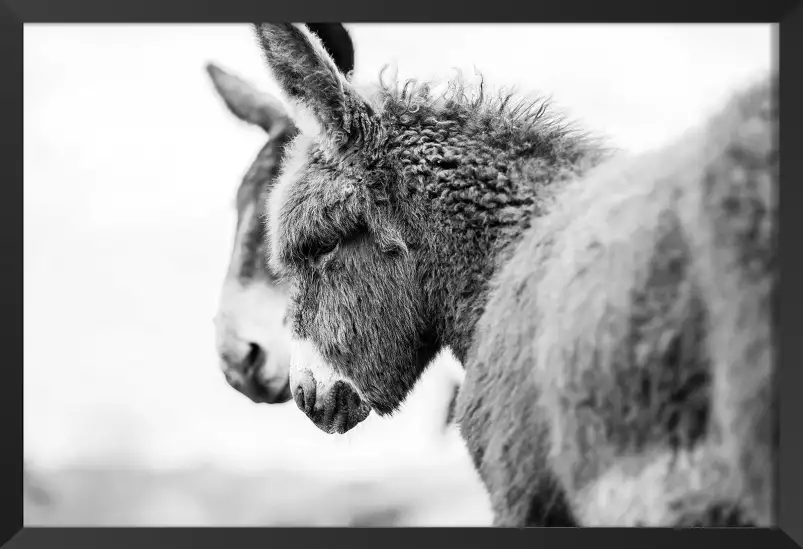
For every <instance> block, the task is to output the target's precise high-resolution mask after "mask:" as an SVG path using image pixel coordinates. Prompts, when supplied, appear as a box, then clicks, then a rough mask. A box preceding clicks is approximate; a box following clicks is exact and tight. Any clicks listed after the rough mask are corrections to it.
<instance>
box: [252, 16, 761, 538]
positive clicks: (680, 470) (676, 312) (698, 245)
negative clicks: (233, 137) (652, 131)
mask: <svg viewBox="0 0 803 549" xmlns="http://www.w3.org/2000/svg"><path fill="white" fill-rule="evenodd" d="M258 35H259V38H260V43H261V44H262V47H263V50H264V52H265V55H266V59H267V62H268V65H269V66H270V68H271V69H272V71H273V73H274V75H275V76H276V78H277V80H278V81H279V82H280V83H281V85H282V88H283V89H284V91H285V92H286V93H287V95H288V97H289V98H290V99H291V100H293V101H295V102H297V103H298V105H299V106H300V109H301V111H306V112H307V113H309V114H311V115H312V117H313V118H314V119H315V120H317V122H318V124H319V125H320V129H321V131H320V134H319V135H315V134H312V135H302V136H299V137H298V138H297V140H296V142H295V143H294V145H293V146H292V147H291V149H290V152H289V157H288V159H287V162H286V167H285V169H284V172H283V174H282V175H281V176H280V182H279V184H278V186H277V188H276V191H275V192H273V193H272V195H271V197H270V199H269V200H270V201H272V203H271V207H278V206H280V208H279V209H277V210H276V212H275V213H274V217H273V218H272V219H271V228H272V230H273V231H274V232H273V233H272V234H271V235H269V238H270V239H271V242H272V246H274V247H273V248H271V250H270V253H271V261H272V265H273V266H274V267H275V268H276V269H277V270H278V271H280V273H281V274H282V275H283V276H285V277H286V278H287V279H288V281H289V282H291V283H292V292H291V299H292V307H291V318H292V322H293V329H294V331H295V333H296V335H297V336H298V337H301V338H304V339H307V340H309V341H311V342H313V343H314V344H315V345H316V346H317V348H318V350H319V351H320V353H321V354H322V355H323V357H324V359H325V360H326V361H327V363H328V364H329V365H330V366H331V367H332V368H333V369H334V370H336V371H337V372H338V373H340V374H341V375H344V376H346V377H347V378H348V379H349V380H351V381H352V382H353V383H354V385H355V386H356V388H357V389H358V390H359V392H360V393H361V395H362V396H363V397H364V398H365V399H366V400H367V401H368V403H369V404H370V405H371V406H372V407H373V408H374V409H375V410H376V411H377V412H378V413H380V414H389V413H391V412H393V411H394V410H395V409H397V408H398V406H399V405H400V403H401V402H402V401H403V400H404V399H405V397H406V395H407V394H408V393H409V391H410V389H411V388H412V387H413V385H414V384H415V382H416V381H417V379H418V378H419V376H420V375H421V373H422V371H423V369H424V368H425V367H426V365H427V364H428V363H429V361H430V360H431V359H432V357H433V356H434V354H435V352H437V351H438V350H439V349H440V348H442V347H443V346H450V347H451V348H452V349H453V351H454V353H455V355H456V357H457V358H458V359H459V360H460V361H461V362H462V363H463V364H464V365H465V368H466V372H467V379H466V382H465V383H464V386H463V388H462V390H461V394H460V397H459V403H458V415H459V416H460V417H461V424H462V431H463V435H464V437H465V439H466V441H467V443H468V446H469V449H470V450H471V453H472V455H473V456H474V460H475V464H476V465H477V468H478V470H479V472H480V474H481V476H482V478H483V481H484V482H485V484H486V486H487V487H488V489H489V492H490V494H491V498H492V503H493V506H494V511H495V515H496V523H497V524H500V525H517V526H521V525H571V524H576V523H583V524H593V523H602V524H619V523H627V524H662V525H669V524H687V523H694V522H695V521H696V522H702V523H711V522H716V521H717V520H719V519H717V518H716V517H733V516H734V515H735V514H736V515H740V516H744V517H748V518H747V519H745V520H748V521H751V522H754V523H757V524H769V523H770V522H771V521H772V516H773V515H772V508H771V497H770V496H771V478H772V477H771V473H772V459H771V458H772V456H773V455H774V449H775V446H774V445H775V443H776V439H775V434H774V428H775V427H774V425H775V419H774V411H773V406H774V404H772V403H774V399H773V396H772V395H771V394H770V390H769V387H770V378H771V374H772V353H773V349H774V340H773V339H772V338H773V330H774V326H775V321H776V317H775V313H774V311H772V306H773V299H774V296H773V293H774V288H775V274H774V273H775V271H774V269H775V263H774V257H775V256H774V253H775V252H774V250H775V247H774V244H773V231H774V223H775V208H776V202H775V200H776V199H775V193H776V186H777V173H776V172H777V151H776V149H775V140H774V135H775V134H774V132H775V122H776V121H777V111H776V110H775V108H774V105H772V104H771V100H772V98H773V97H774V95H773V93H774V91H773V90H774V88H773V87H770V86H767V85H764V86H762V87H759V88H756V89H754V90H751V91H749V92H748V93H746V94H744V95H742V96H740V98H738V99H737V100H736V101H735V102H734V103H732V104H731V105H729V107H728V109H726V110H725V111H724V113H723V114H721V115H720V116H719V117H716V118H715V119H714V120H712V121H711V122H710V123H709V124H708V125H707V126H706V127H705V128H704V130H702V131H701V133H700V134H699V135H697V136H692V137H689V136H686V137H685V138H684V140H683V141H682V142H681V143H679V144H678V145H677V146H674V147H668V148H667V149H665V150H663V151H660V152H658V153H656V154H653V155H646V156H644V157H642V158H638V159H632V160H626V161H611V162H609V163H607V165H606V166H603V167H599V166H598V165H599V164H600V163H601V162H602V161H603V160H605V159H606V158H607V156H608V155H607V151H605V150H604V149H603V148H602V147H601V146H600V145H599V144H598V143H597V142H595V141H594V140H591V139H589V138H587V137H586V136H583V135H581V134H578V133H577V132H575V131H573V130H572V129H571V127H570V126H569V125H568V124H565V123H562V122H561V121H559V120H558V119H557V118H555V117H554V116H553V115H550V114H549V111H548V110H547V108H546V107H545V106H544V105H543V103H538V102H536V103H520V102H518V103H517V102H513V101H512V100H511V98H510V97H509V96H506V95H505V96H501V97H499V98H489V97H487V96H486V95H484V94H483V92H482V87H480V88H479V90H477V92H476V94H475V95H474V96H473V97H468V95H469V94H468V90H467V88H465V87H464V86H463V85H462V84H460V83H459V82H456V83H453V84H452V85H451V86H450V88H449V91H448V92H447V93H446V94H445V95H442V96H436V95H434V94H433V93H432V92H431V91H430V90H429V88H428V87H427V86H425V85H417V84H415V83H408V84H407V85H405V86H402V87H398V86H396V85H394V84H384V85H383V86H381V88H380V89H379V90H378V91H377V92H376V93H374V94H373V95H371V96H370V97H367V98H366V97H363V96H362V95H360V94H359V93H358V92H357V91H356V90H355V89H354V88H353V86H352V85H351V84H350V83H349V82H348V81H346V80H345V78H343V76H342V75H340V74H338V72H337V71H336V70H335V69H334V68H333V66H332V63H331V61H330V60H328V59H327V58H326V55H325V54H322V53H321V51H320V49H319V48H317V47H316V45H315V40H314V39H313V38H311V37H309V36H308V35H305V33H304V32H303V30H300V29H298V28H296V27H291V26H287V25H270V24H264V25H261V26H260V27H259V28H258ZM773 82H774V81H773ZM309 83H313V84H314V85H308V84H309ZM773 85H774V84H773ZM592 168H595V169H593V170H591V169H592ZM589 170H591V171H589ZM276 213H278V215H276ZM665 455H668V456H670V458H671V459H670V460H669V461H667V462H666V463H667V464H668V465H665V460H664V456H665ZM673 456H674V457H673ZM676 458H677V459H676ZM662 467H665V470H664V469H662ZM656 471H658V472H656ZM617 475H621V476H622V478H624V479H628V480H629V481H630V480H632V482H633V483H634V485H635V486H636V488H638V490H642V488H644V487H645V486H651V488H650V490H651V491H650V494H649V495H650V497H652V498H653V500H651V501H652V502H648V503H645V504H644V505H643V506H642V507H643V509H642V508H638V506H637V505H636V499H637V498H638V497H640V492H639V491H638V490H636V491H635V492H633V493H630V495H629V496H628V495H627V494H628V493H629V492H627V491H623V492H622V493H623V494H625V495H624V496H622V497H623V498H625V499H626V501H624V502H620V503H621V505H622V507H621V508H617V507H616V504H613V503H612V504H611V505H610V506H606V505H605V504H604V502H603V503H600V501H601V499H600V498H602V497H603V496H602V495H599V494H602V492H600V490H602V488H601V487H600V486H602V487H604V486H605V485H606V483H610V482H613V481H612V480H610V479H615V478H618V477H617ZM650 475H657V478H658V481H657V482H654V483H652V484H649V483H648V482H647V480H648V479H650V478H652V477H651V476H650ZM645 479H647V480H645ZM639 483H641V484H639ZM639 486H641V488H639ZM642 491H644V490H642ZM648 491H649V490H648ZM594 494H597V495H595V496H594V497H593V498H592V497H591V496H592V495H594ZM584 497H588V498H591V499H587V500H584ZM608 507H609V508H608ZM716 509H719V511H717V512H714V510H716ZM729 509H735V510H737V511H738V512H736V511H734V512H733V513H731V512H730V511H729ZM605 513H609V514H608V515H606V514H605ZM729 520H730V518H729V519H728V520H724V519H723V522H729Z"/></svg>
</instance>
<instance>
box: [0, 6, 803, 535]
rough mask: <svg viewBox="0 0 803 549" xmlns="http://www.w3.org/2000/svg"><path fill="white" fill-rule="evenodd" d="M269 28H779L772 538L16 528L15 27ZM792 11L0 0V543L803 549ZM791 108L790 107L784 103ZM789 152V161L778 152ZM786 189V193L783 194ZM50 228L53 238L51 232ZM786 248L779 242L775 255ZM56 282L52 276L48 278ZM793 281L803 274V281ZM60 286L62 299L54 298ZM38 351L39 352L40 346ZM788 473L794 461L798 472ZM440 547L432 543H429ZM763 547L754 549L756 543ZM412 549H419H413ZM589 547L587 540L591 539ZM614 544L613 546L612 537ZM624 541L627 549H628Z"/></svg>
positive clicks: (19, 246) (18, 128)
mask: <svg viewBox="0 0 803 549" xmlns="http://www.w3.org/2000/svg"><path fill="white" fill-rule="evenodd" d="M260 20H272V21H308V20H314V21H345V22H369V21H370V22H382V21H387V22H391V21H393V22H588V23H592V22H596V23H602V22H723V23H724V22H734V23H736V22H766V23H769V22H778V23H780V24H779V26H778V35H777V37H776V38H777V41H776V43H777V47H778V49H777V50H776V61H777V62H778V64H779V70H780V72H779V74H780V77H779V81H780V94H779V101H780V104H779V108H780V112H781V113H782V120H783V122H782V123H781V124H780V142H781V143H780V146H781V151H782V154H781V158H782V161H781V170H780V176H781V185H780V187H781V189H782V191H781V201H780V217H781V218H780V224H781V226H784V227H786V228H785V229H784V230H783V231H780V232H779V234H778V239H779V242H780V243H781V248H784V247H785V248H786V249H787V250H788V251H789V252H790V253H788V254H787V255H786V256H785V260H784V261H783V265H782V267H781V268H782V276H781V284H782V288H783V292H782V294H781V295H782V298H781V299H780V300H779V302H780V303H779V314H780V315H781V318H782V319H785V320H783V322H782V326H785V327H786V330H782V331H787V332H788V336H787V337H782V336H781V335H780V334H779V337H780V341H781V345H780V352H779V358H778V360H779V363H778V369H777V372H778V373H777V375H776V380H775V381H776V383H777V386H776V387H777V389H778V391H779V393H778V394H779V395H780V406H779V408H780V410H779V415H780V418H779V421H780V431H781V435H780V438H781V449H780V452H779V456H778V458H777V459H778V481H779V482H778V487H779V490H778V494H779V496H778V503H777V505H778V527H777V528H770V529H735V528H734V529H693V530H673V529H618V528H616V529H613V528H611V529H597V528H576V529H554V528H553V529H548V528H536V529H526V530H509V529H506V530H502V529H477V528H473V529H469V528H450V529H448V530H447V529H443V528H435V529H398V531H395V532H393V533H392V535H387V534H386V533H383V532H381V531H380V532H377V531H375V530H376V529H345V528H343V529H330V528H317V529H313V528H294V529H287V528H271V529H259V528H23V527H22V524H23V517H22V455H23V452H22V446H23V435H22V433H23V430H22V419H23V418H22V382H23V356H22V355H23V353H22V336H23V333H22V331H23V329H22V318H23V293H22V291H21V290H22V287H23V283H24V280H23V264H24V263H23V234H22V197H23V163H22V158H23V157H22V152H23V151H22V135H23V114H22V112H23V111H22V104H23V89H22V81H23V70H24V67H23V58H22V36H23V25H24V24H25V23H38V22H52V23H71V22H74V23H79V22H82V23H89V22H98V23H100V22H120V23H135V22H249V21H260ZM802 23H803V2H801V1H800V0H766V1H764V2H759V3H753V2H744V3H739V2H730V1H727V0H695V1H693V2H692V1H682V0H675V1H673V2H641V1H639V0H608V1H606V2H600V1H598V0H560V1H552V2H529V3H527V2H520V1H518V0H495V1H494V2H493V3H492V4H487V3H482V2H477V1H471V2H469V1H465V0H462V1H461V0H450V1H448V2H440V3H437V4H436V3H433V2H431V0H406V1H405V2H396V3H383V2H368V1H363V0H348V1H346V0H341V1H340V2H331V1H326V0H308V1H306V2H271V3H266V2H259V1H256V0H193V1H190V0H137V1H136V2H110V1H107V0H72V1H66V0H3V1H2V2H0V61H1V63H0V99H1V100H0V112H1V113H2V114H0V145H2V146H1V147H0V151H2V157H3V158H2V161H0V192H2V195H3V196H2V198H0V207H2V208H3V212H2V214H0V223H2V230H0V239H2V253H0V262H1V263H0V264H1V265H2V267H0V275H2V277H3V280H4V282H3V283H2V287H3V290H4V292H3V294H4V296H5V297H4V298H3V301H2V303H1V304H0V312H2V315H3V326H4V327H3V329H2V330H0V337H2V343H3V345H2V349H3V350H4V352H5V353H6V354H5V357H4V361H3V362H4V366H3V368H2V376H0V408H1V409H2V411H1V413H0V433H2V440H3V449H2V450H0V459H1V460H2V464H1V465H0V502H1V503H2V508H3V509H5V511H4V512H3V513H1V514H0V545H1V546H3V547H8V548H14V549H21V548H28V547H60V548H64V549H68V548H70V547H81V548H82V549H89V548H94V547H98V548H111V547H114V548H121V549H122V548H127V547H132V548H133V547H137V548H139V547H148V548H151V549H156V548H161V547H165V548H171V549H178V548H181V547H197V548H203V547H210V548H211V547H235V546H243V547H244V546H255V545H259V544H262V545H263V546H271V547H283V546H288V547H290V546H292V547H307V546H313V545H314V546H324V545H332V544H334V545H344V546H345V545H348V546H349V547H356V546H358V545H359V546H366V547H372V546H373V547H376V546H381V547H383V549H393V548H395V547H399V548H402V547H404V548H407V547H409V546H411V545H412V544H416V543H423V542H424V540H426V539H430V540H431V541H430V542H432V543H436V544H438V543H440V544H441V545H442V546H445V545H450V546H451V545H455V544H457V545H459V546H468V545H474V544H479V545H480V546H482V545H486V544H500V545H501V544H504V546H505V547H512V546H514V545H518V544H522V545H521V546H522V547H524V546H526V547H563V548H565V547H568V546H575V545H577V546H584V545H592V544H593V545H609V546H614V547H620V548H625V547H634V548H639V549H641V548H644V547H648V548H650V549H662V548H663V547H666V548H669V547H676V546H679V547H683V548H684V549H692V548H693V547H707V548H710V547H713V546H720V545H722V546H724V545H727V546H731V545H730V544H731V543H733V544H734V546H742V545H743V546H744V547H745V548H746V549H747V548H750V547H761V548H762V549H774V548H776V547H778V548H784V547H793V546H795V545H797V546H798V547H801V546H803V487H801V484H803V480H802V479H803V475H801V473H800V470H799V469H800V464H803V445H801V431H803V428H801V427H800V426H801V424H803V406H801V402H803V398H801V396H800V395H798V394H797V391H799V390H803V383H801V382H800V380H801V377H803V376H802V375H801V374H802V373H803V368H801V367H800V366H797V367H796V366H795V364H799V363H798V362H797V360H800V359H801V355H800V354H798V353H799V352H800V349H801V345H798V343H800V342H801V341H802V340H803V337H796V336H795V334H793V333H792V332H793V331H794V330H795V329H796V328H794V327H795V326H803V321H795V320H794V318H795V317H796V316H797V317H800V312H799V311H800V309H799V306H800V305H801V301H800V299H799V297H798V298H795V297H794V296H795V295H799V294H797V286H796V283H795V281H796V280H798V278H797V276H796V275H795V274H794V273H795V272H799V270H797V271H796V270H795V269H796V268H795V267H794V265H795V264H796V259H797V257H796V254H795V253H794V252H795V243H794V236H793V235H794V234H795V232H796V231H795V230H794V229H793V228H792V227H793V225H796V224H797V222H798V221H801V219H803V215H801V214H800V213H798V212H799V211H798V210H797V208H796V206H795V204H800V203H799V202H797V196H798V195H799V194H801V182H803V175H801V173H802V172H801V164H802V163H803V154H802V153H801V152H800V151H799V149H798V147H796V146H795V145H794V143H795V142H799V136H798V135H797V134H798V133H799V132H803V119H802V118H801V108H800V101H801V100H800V98H802V97H803V90H801V83H800V74H801V72H803V71H801V69H800V67H803V62H801V61H799V60H798V59H797V58H796V56H797V54H800V53H803V47H802V46H801V42H803V31H801V27H802ZM795 97H797V98H798V99H797V100H795V99H794V98H795ZM786 151H788V154H783V152H786ZM783 182H786V185H783ZM54 230H57V228H54ZM784 242H785V245H784ZM54 277H55V278H54V282H55V283H58V272H54ZM801 279H803V277H801ZM65 290H68V289H65ZM43 344H46V342H44V343H43ZM795 464H797V465H795ZM437 539H441V542H438V541H437ZM762 539H763V540H764V541H763V542H762V541H761V540H762ZM416 540H418V541H416ZM594 540H596V541H594ZM616 540H619V541H616ZM631 544H633V545H632V546H631Z"/></svg>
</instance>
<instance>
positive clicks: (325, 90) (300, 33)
mask: <svg viewBox="0 0 803 549" xmlns="http://www.w3.org/2000/svg"><path fill="white" fill-rule="evenodd" d="M255 27H256V34H257V38H258V39H259V42H260V46H261V47H262V51H263V53H264V54H265V59H266V60H267V63H268V66H269V67H270V69H271V71H272V72H273V75H274V77H275V78H276V80H277V82H278V84H279V87H280V88H281V89H282V91H283V92H284V93H285V94H286V95H287V97H288V99H289V100H290V101H292V102H293V103H295V104H296V106H297V107H299V108H300V109H301V110H302V111H306V112H308V113H309V114H311V115H312V117H313V118H314V119H315V120H316V121H317V122H318V124H319V125H320V129H321V130H322V132H323V134H324V135H325V136H326V137H327V138H328V139H329V140H331V142H334V143H335V144H337V145H338V146H350V145H354V144H358V143H362V142H364V141H365V140H367V139H369V138H370V137H371V134H372V133H373V132H374V131H375V130H376V127H377V125H376V123H375V121H374V115H373V110H372V109H371V107H370V106H369V105H368V104H367V103H366V102H365V101H364V100H363V98H362V97H360V95H359V94H358V93H357V92H356V91H355V90H354V88H353V87H352V85H351V83H350V82H349V81H348V80H347V78H346V77H345V75H344V74H343V73H342V72H341V71H340V69H338V67H337V65H336V64H335V62H334V61H333V60H332V58H331V56H330V55H329V53H327V51H326V48H324V46H323V45H322V43H321V41H320V39H319V38H318V36H316V35H315V34H313V33H312V32H310V31H309V30H308V29H307V28H306V27H304V26H303V25H292V24H274V23H262V24H258V25H255Z"/></svg>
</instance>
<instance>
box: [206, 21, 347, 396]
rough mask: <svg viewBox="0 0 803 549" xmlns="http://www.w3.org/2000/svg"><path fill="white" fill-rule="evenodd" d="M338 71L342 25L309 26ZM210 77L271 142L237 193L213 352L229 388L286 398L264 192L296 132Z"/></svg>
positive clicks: (237, 89) (279, 305) (258, 101)
mask: <svg viewBox="0 0 803 549" xmlns="http://www.w3.org/2000/svg"><path fill="white" fill-rule="evenodd" d="M309 28H310V29H311V30H312V31H313V32H315V33H316V34H317V35H318V37H319V38H320V40H321V42H322V44H323V45H324V47H325V48H326V49H327V51H328V52H329V53H330V54H331V56H332V58H333V59H334V62H335V65H336V66H337V68H338V69H339V70H340V71H341V72H342V73H346V74H347V73H349V72H351V71H352V70H354V45H353V43H352V40H351V37H350V36H349V33H348V31H347V30H346V29H345V28H344V27H343V25H341V24H339V23H311V24H309ZM206 69H207V72H208V74H209V77H210V78H211V79H212V83H213V84H214V87H215V89H216V90H217V92H218V94H219V95H220V97H221V98H222V99H223V101H224V103H225V105H226V106H227V107H228V109H229V110H230V111H231V113H232V114H234V116H236V117H237V118H239V119H240V120H243V121H244V122H247V123H249V124H253V125H255V126H257V127H259V128H262V129H263V130H264V131H265V133H266V134H267V138H268V141H267V143H266V144H265V145H264V146H263V147H262V149H261V150H260V151H259V153H258V154H257V157H256V159H255V160H254V162H253V163H252V164H251V166H250V168H249V169H248V171H247V172H246V174H245V176H244V177H243V179H242V182H241V183H240V186H239V188H238V190H237V200H236V208H237V231H236V236H235V238H234V245H233V250H232V254H231V261H230V263H229V268H228V271H227V274H226V278H225V281H224V284H223V289H222V291H221V298H220V306H219V309H218V312H217V314H216V316H215V327H216V339H217V342H216V343H217V345H216V346H217V351H218V354H219V356H220V366H221V369H222V370H223V373H224V375H225V377H226V380H227V381H228V383H229V384H230V385H231V386H232V387H234V388H235V389H237V390H238V391H240V392H241V393H242V394H244V395H245V396H247V397H248V398H249V399H251V400H252V401H254V402H257V403H283V402H287V401H288V400H290V397H291V395H290V391H289V387H288V379H289V378H288V371H289V343H290V333H289V330H288V329H287V328H286V326H285V322H284V319H285V309H286V302H287V297H286V295H285V292H284V291H283V290H282V289H281V288H280V287H279V286H278V285H277V280H276V278H275V277H274V276H273V275H272V274H271V272H270V270H269V269H268V268H267V257H266V255H265V250H264V246H263V244H262V241H263V238H264V237H263V230H264V228H263V223H262V222H261V220H260V218H261V217H262V216H264V213H265V208H264V199H263V197H264V194H265V193H266V191H267V190H268V189H269V188H270V187H271V186H272V185H273V183H274V181H275V178H276V174H277V172H278V167H279V163H280V159H281V154H282V150H283V149H284V147H285V146H286V145H287V144H288V143H289V141H290V140H291V139H292V137H293V136H294V135H295V133H296V132H297V130H296V128H295V125H294V124H293V122H292V121H291V120H290V119H289V118H288V117H287V114H286V112H285V109H284V107H283V106H282V105H281V104H279V103H278V102H276V101H275V100H274V99H273V98H272V97H271V96H270V95H269V94H266V93H264V92H262V91H260V90H259V89H257V88H256V87H255V86H254V85H253V84H251V83H249V82H247V81H245V80H243V79H242V78H240V77H238V76H235V75H233V74H230V73H229V72H227V71H225V70H223V69H222V68H220V67H218V66H217V65H215V64H212V63H210V64H208V65H207V67H206Z"/></svg>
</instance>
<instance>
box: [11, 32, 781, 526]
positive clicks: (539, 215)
mask: <svg viewBox="0 0 803 549" xmlns="http://www.w3.org/2000/svg"><path fill="white" fill-rule="evenodd" d="M777 28H778V25H777V24H774V23H772V24H770V23H649V24H648V23H628V24H625V23H617V24H614V23H595V24H579V23H578V24H568V23H563V24H546V23H538V24H536V23H471V24H468V23H455V24H445V23H428V24H424V23H368V22H355V23H350V22H348V21H346V22H342V23H337V22H335V23H296V22H293V23H286V22H272V21H270V20H268V21H261V22H254V23H246V22H243V23H203V24H202V23H183V24H177V23H162V24H154V23H125V24H123V23H86V24H77V23H70V24H67V23H59V24H56V23H26V24H25V25H24V28H23V74H22V77H23V99H24V100H23V110H22V118H23V130H24V131H23V137H22V140H23V152H24V157H23V235H24V236H23V238H24V262H23V269H24V273H23V275H24V286H23V290H22V292H23V301H24V316H23V319H22V321H23V355H24V364H23V444H24V453H23V461H24V471H23V472H24V475H23V512H24V515H23V521H24V526H25V527H59V526H70V527H146V526H150V527H163V526H185V527H266V528H270V527H284V526H292V527H324V526H327V527H417V526H427V527H462V526H472V527H490V526H497V527H516V528H521V527H530V526H533V527H666V528H693V527H758V528H764V527H777V524H778V519H777V505H776V499H777V493H776V491H777V485H776V475H777V466H776V461H777V453H778V447H779V435H778V431H779V425H778V423H779V420H778V412H777V407H778V403H777V399H778V397H777V391H776V390H775V389H774V388H773V383H774V382H773V376H774V373H775V369H776V361H777V359H778V331H779V324H780V321H779V317H778V312H777V305H778V303H779V302H780V298H779V296H778V278H779V257H778V245H777V232H778V204H779V199H778V188H779V183H778V177H779V154H778V128H777V126H778V119H779V114H778V113H779V109H778V101H777V96H778V81H779V70H778V67H777V53H776V52H777V47H778V46H777ZM266 539H269V536H268V537H267V538H266Z"/></svg>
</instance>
